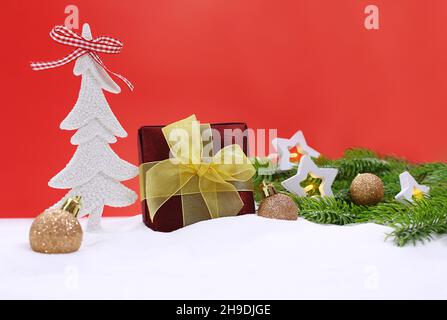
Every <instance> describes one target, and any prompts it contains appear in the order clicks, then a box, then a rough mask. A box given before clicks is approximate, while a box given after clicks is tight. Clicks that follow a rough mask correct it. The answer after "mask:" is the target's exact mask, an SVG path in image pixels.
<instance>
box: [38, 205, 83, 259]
mask: <svg viewBox="0 0 447 320" xmlns="http://www.w3.org/2000/svg"><path fill="white" fill-rule="evenodd" d="M80 200H81V197H75V198H70V199H68V200H67V201H66V202H65V203H64V205H63V206H62V208H61V209H51V210H47V211H45V212H44V213H42V214H40V215H39V216H38V217H37V218H36V219H35V220H34V222H33V224H32V225H31V230H30V232H29V242H30V245H31V248H32V249H33V250H34V251H36V252H40V253H70V252H75V251H77V250H79V248H80V247H81V243H82V235H83V232H82V227H81V224H80V223H79V221H78V219H77V214H78V213H79V210H80V208H81V203H80Z"/></svg>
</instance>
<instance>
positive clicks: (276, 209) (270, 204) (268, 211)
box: [258, 193, 299, 220]
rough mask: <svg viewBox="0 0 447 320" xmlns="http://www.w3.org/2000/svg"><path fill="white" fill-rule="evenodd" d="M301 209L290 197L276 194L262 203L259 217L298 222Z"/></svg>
mask: <svg viewBox="0 0 447 320" xmlns="http://www.w3.org/2000/svg"><path fill="white" fill-rule="evenodd" d="M298 212H299V208H298V206H297V205H296V203H295V202H294V201H293V200H292V198H290V197H289V196H287V195H285V194H282V193H276V194H273V195H271V196H269V197H267V198H265V199H264V200H262V201H261V204H260V205H259V210H258V215H259V216H261V217H265V218H272V219H281V220H296V219H298Z"/></svg>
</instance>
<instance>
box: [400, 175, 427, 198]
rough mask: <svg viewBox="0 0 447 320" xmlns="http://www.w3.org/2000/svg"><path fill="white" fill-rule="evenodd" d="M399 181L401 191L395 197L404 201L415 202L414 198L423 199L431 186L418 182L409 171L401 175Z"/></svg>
mask: <svg viewBox="0 0 447 320" xmlns="http://www.w3.org/2000/svg"><path fill="white" fill-rule="evenodd" d="M399 181H400V188H401V191H400V192H399V193H398V194H397V195H396V196H395V197H394V198H395V199H396V200H397V201H400V202H403V203H406V202H407V201H409V202H413V201H414V198H416V199H422V198H423V197H424V195H427V194H428V192H429V191H430V188H429V187H427V186H424V185H420V184H419V183H417V181H416V180H415V179H414V178H413V176H412V175H411V174H410V173H409V172H408V171H405V172H402V173H401V174H400V175H399Z"/></svg>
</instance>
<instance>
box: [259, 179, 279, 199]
mask: <svg viewBox="0 0 447 320" xmlns="http://www.w3.org/2000/svg"><path fill="white" fill-rule="evenodd" d="M262 193H263V196H264V198H268V197H271V196H273V195H274V194H277V192H276V190H275V187H274V186H273V184H271V183H269V184H267V183H265V181H264V182H262Z"/></svg>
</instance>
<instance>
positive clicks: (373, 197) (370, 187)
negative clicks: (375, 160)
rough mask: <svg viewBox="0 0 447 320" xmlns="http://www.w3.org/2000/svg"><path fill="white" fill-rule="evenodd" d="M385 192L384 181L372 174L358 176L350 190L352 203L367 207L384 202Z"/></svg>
mask: <svg viewBox="0 0 447 320" xmlns="http://www.w3.org/2000/svg"><path fill="white" fill-rule="evenodd" d="M384 191H385V190H384V186H383V182H382V180H381V179H380V178H379V177H378V176H376V175H374V174H372V173H362V174H359V175H357V177H355V178H354V180H353V181H352V183H351V187H350V188H349V192H350V194H351V200H352V202H354V203H355V204H357V205H365V206H372V205H375V204H377V203H379V202H380V201H382V200H383V196H384Z"/></svg>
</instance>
